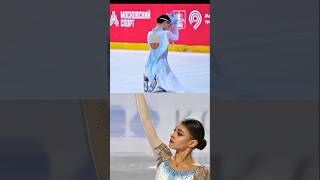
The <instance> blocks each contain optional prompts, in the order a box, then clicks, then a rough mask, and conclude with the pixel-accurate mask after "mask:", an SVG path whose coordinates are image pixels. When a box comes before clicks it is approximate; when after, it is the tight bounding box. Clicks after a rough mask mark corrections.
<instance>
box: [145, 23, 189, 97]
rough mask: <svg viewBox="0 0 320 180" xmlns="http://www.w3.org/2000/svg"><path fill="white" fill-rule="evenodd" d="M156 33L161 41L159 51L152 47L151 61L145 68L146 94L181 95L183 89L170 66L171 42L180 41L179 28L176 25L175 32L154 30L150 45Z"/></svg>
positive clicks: (160, 29) (150, 33)
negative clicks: (167, 93) (166, 93)
mask: <svg viewBox="0 0 320 180" xmlns="http://www.w3.org/2000/svg"><path fill="white" fill-rule="evenodd" d="M154 33H156V34H157V35H158V37H159V39H160V44H159V47H158V48H157V49H152V48H151V47H150V53H149V59H148V61H147V64H146V67H145V74H144V83H145V84H144V91H145V92H173V93H181V92H183V88H182V86H181V85H180V83H179V81H178V79H177V78H176V76H175V75H174V73H173V72H172V70H171V68H170V66H169V64H168V60H167V57H168V47H169V40H172V41H175V40H178V39H179V31H178V27H177V25H176V24H175V25H174V32H172V31H170V30H164V29H162V28H161V27H158V28H154V29H152V31H150V32H149V33H148V44H149V46H150V37H151V36H152V35H154Z"/></svg>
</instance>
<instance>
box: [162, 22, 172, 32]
mask: <svg viewBox="0 0 320 180" xmlns="http://www.w3.org/2000/svg"><path fill="white" fill-rule="evenodd" d="M161 26H162V29H164V30H168V29H169V27H170V23H168V22H167V21H164V22H163V23H162V24H161Z"/></svg>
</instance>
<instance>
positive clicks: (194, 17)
mask: <svg viewBox="0 0 320 180" xmlns="http://www.w3.org/2000/svg"><path fill="white" fill-rule="evenodd" d="M201 21H202V16H201V14H200V12H199V11H197V10H193V11H191V13H190V14H189V23H190V24H191V25H192V24H193V23H195V24H194V25H193V28H194V29H195V30H197V29H198V27H199V26H200V24H201Z"/></svg>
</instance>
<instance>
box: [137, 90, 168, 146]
mask: <svg viewBox="0 0 320 180" xmlns="http://www.w3.org/2000/svg"><path fill="white" fill-rule="evenodd" d="M135 98H136V103H137V107H138V111H139V114H140V120H141V122H142V125H143V128H144V130H145V132H146V134H147V137H148V140H149V143H150V145H151V147H152V149H154V148H156V147H157V146H159V145H160V144H161V143H162V141H161V139H160V138H159V136H158V134H157V132H156V130H155V128H154V127H153V124H152V120H151V115H150V112H149V108H148V105H147V103H146V100H145V98H144V95H143V94H135Z"/></svg>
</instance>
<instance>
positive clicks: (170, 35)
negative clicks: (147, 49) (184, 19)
mask: <svg viewBox="0 0 320 180" xmlns="http://www.w3.org/2000/svg"><path fill="white" fill-rule="evenodd" d="M167 35H168V38H169V39H171V40H173V41H177V40H178V39H179V27H178V24H174V25H173V32H172V31H169V30H168V33H167Z"/></svg>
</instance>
